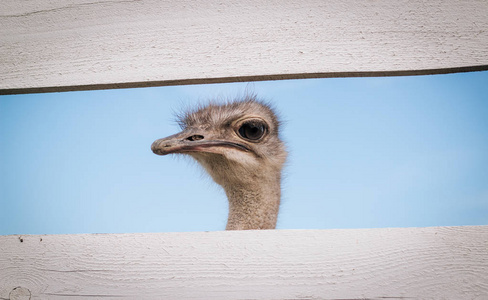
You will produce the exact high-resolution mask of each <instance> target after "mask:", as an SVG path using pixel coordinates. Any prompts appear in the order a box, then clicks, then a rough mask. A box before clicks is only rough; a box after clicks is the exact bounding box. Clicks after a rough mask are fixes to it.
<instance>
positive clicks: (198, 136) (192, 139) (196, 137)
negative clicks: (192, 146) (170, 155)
mask: <svg viewBox="0 0 488 300" xmlns="http://www.w3.org/2000/svg"><path fill="white" fill-rule="evenodd" d="M187 140H189V141H192V142H193V141H198V140H203V135H192V136H190V137H188V138H187Z"/></svg>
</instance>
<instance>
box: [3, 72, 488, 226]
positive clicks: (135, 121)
mask: <svg viewBox="0 0 488 300" xmlns="http://www.w3.org/2000/svg"><path fill="white" fill-rule="evenodd" d="M246 89H251V90H254V91H255V92H256V93H257V94H258V95H259V96H260V97H261V98H263V99H266V100H268V101H270V102H272V103H273V104H274V105H275V107H276V108H277V110H278V111H279V113H280V116H281V118H282V120H283V121H284V123H285V124H284V126H283V131H282V137H283V139H284V140H285V141H286V143H287V147H288V150H289V152H290V155H289V159H288V162H287V166H286V168H285V171H284V175H285V176H284V180H283V184H282V185H283V186H282V189H283V197H282V205H281V211H280V216H279V220H278V226H277V228H278V229H332V228H381V227H424V226H449V225H487V224H488V72H473V73H459V74H449V75H433V76H412V77H381V78H336V79H304V80H285V81H267V82H254V83H230V84H210V85H191V86H174V87H159V88H141V89H124V90H105V91H85V92H69V93H49V94H32V95H14V96H0V235H7V234H61V233H119V232H184V231H209V230H223V229H224V228H225V223H226V218H227V200H226V198H225V194H224V193H223V191H222V190H221V189H220V187H218V186H217V185H216V184H214V183H213V182H212V180H211V179H210V178H208V177H207V176H206V175H205V173H204V172H203V171H202V170H201V168H200V167H199V166H198V165H197V164H196V163H194V162H192V161H191V159H190V158H184V157H177V156H165V157H160V156H156V155H154V154H153V153H152V152H151V150H150V146H151V143H152V142H153V141H154V140H156V139H158V138H162V137H165V136H168V135H171V134H174V133H176V132H177V131H178V130H179V128H178V126H177V124H176V123H175V122H174V112H175V111H178V110H180V109H181V108H184V107H191V106H192V105H194V104H195V103H201V102H205V101H206V100H207V99H214V98H234V97H235V96H236V95H239V94H243V92H244V91H245V90H246Z"/></svg>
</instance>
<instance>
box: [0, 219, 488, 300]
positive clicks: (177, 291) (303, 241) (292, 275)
mask: <svg viewBox="0 0 488 300" xmlns="http://www.w3.org/2000/svg"><path fill="white" fill-rule="evenodd" d="M22 294H24V295H30V296H31V297H32V299H77V298H100V299H101V298H104V299H107V298H108V299H111V298H129V299H488V226H466V227H431V228H395V229H354V230H352V229H351V230H277V231H228V232H199V233H145V234H84V235H26V236H0V299H9V297H10V298H12V299H13V298H15V297H14V296H17V297H18V298H17V299H20V298H21V297H20V295H22Z"/></svg>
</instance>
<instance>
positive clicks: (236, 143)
mask: <svg viewBox="0 0 488 300" xmlns="http://www.w3.org/2000/svg"><path fill="white" fill-rule="evenodd" d="M179 123H180V125H181V127H182V131H181V132H180V133H177V134H175V135H172V136H169V137H167V138H163V139H159V140H156V141H155V142H154V143H153V144H152V146H151V149H152V151H153V152H154V153H155V154H158V155H167V154H174V153H179V154H187V155H189V156H191V157H193V158H194V159H195V160H196V161H197V162H198V163H200V164H201V165H202V166H203V168H204V169H205V170H206V171H207V172H208V173H209V174H210V176H211V177H212V178H213V180H214V181H215V182H216V183H218V184H219V185H221V186H222V187H223V188H224V190H225V192H226V194H227V197H228V199H229V218H228V222H227V229H231V230H232V229H272V228H275V226H276V220H277V215H278V209H279V203H280V194H281V191H280V181H281V169H282V166H283V164H284V162H285V159H286V150H285V146H284V144H283V142H282V141H281V140H280V138H279V134H278V133H279V122H278V119H277V117H276V115H275V114H274V113H273V111H272V109H271V108H270V107H269V105H266V104H264V103H262V102H259V101H257V100H256V99H255V98H254V97H246V98H245V99H241V100H237V101H233V102H229V103H225V104H213V103H212V104H209V105H207V106H204V107H200V108H198V109H196V110H194V111H190V112H187V113H186V114H184V115H183V116H181V118H180V120H179Z"/></svg>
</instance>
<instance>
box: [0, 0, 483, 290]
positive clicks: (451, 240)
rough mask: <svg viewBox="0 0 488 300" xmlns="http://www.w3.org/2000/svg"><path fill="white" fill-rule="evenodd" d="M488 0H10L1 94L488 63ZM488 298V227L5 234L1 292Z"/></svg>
mask: <svg viewBox="0 0 488 300" xmlns="http://www.w3.org/2000/svg"><path fill="white" fill-rule="evenodd" d="M487 16H488V2H487V1H474V0H471V1H454V0H450V1H447V0H446V1H442V0H431V1H410V0H403V1H387V0H377V1H372V0H371V1H352V0H329V1H319V0H306V1H303V0H302V1H250V0H242V1H239V2H238V3H229V2H224V3H221V2H219V1H214V0H209V1H158V0H145V1H137V0H127V1H114V0H106V1H104V0H97V1H93V0H79V1H68V0H57V1H49V0H29V1H16V0H4V1H2V3H1V9H0V94H15V93H31V92H49V91H68V90H83V89H100V88H118V87H143V86H157V85H172V84H192V83H211V82H230V81H242V80H269V79H287V78H311V77H338V76H388V75H417V74H438V73H448V72H459V71H475V70H487V69H488V17H487ZM89 297H91V298H136V299H139V298H161V299H191V298H198V299H201V298H208V299H404V298H430V299H488V226H475V227H434V228H403V229H402V228H398V229H358V230H296V231H295V230H286V231H280V230H277V231H248V232H206V233H160V234H102V235H92V234H88V235H45V236H39V235H36V236H33V235H27V236H0V299H30V298H32V299H35V298H41V299H43V298H47V299H51V298H53V299H56V298H68V299H73V298H89Z"/></svg>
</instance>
